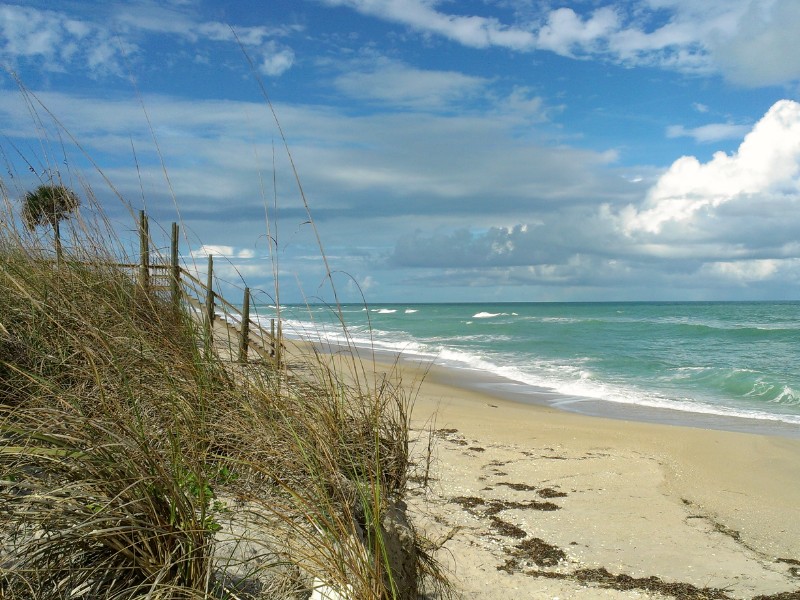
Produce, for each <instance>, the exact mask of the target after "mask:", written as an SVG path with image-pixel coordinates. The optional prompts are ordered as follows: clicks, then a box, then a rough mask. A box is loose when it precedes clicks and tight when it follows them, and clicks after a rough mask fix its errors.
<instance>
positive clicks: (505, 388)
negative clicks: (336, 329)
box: [292, 339, 800, 439]
mask: <svg viewBox="0 0 800 600" xmlns="http://www.w3.org/2000/svg"><path fill="white" fill-rule="evenodd" d="M292 342H293V343H297V342H301V343H311V344H312V345H313V346H315V347H316V348H317V349H318V350H320V351H321V352H324V353H326V354H335V353H337V352H342V351H345V352H346V351H348V348H347V347H345V346H341V345H338V344H335V343H331V342H329V341H325V340H319V341H313V342H307V341H301V340H296V339H293V340H292ZM352 349H354V350H355V351H356V353H357V354H358V355H359V357H360V358H361V359H362V360H369V361H371V362H374V363H376V364H380V365H384V366H386V365H392V364H395V363H397V364H399V365H402V366H405V367H407V368H409V369H411V370H415V371H424V372H426V373H428V374H429V376H430V377H433V378H435V380H436V381H437V382H441V383H444V384H447V385H451V386H453V387H456V388H460V389H463V390H465V391H474V392H477V393H484V394H487V395H491V396H495V397H498V398H504V399H505V400H508V401H511V402H515V403H520V404H525V405H530V406H544V407H549V408H554V409H556V410H560V411H563V412H566V413H571V414H576V415H583V416H589V417H598V418H604V419H614V420H621V421H632V422H637V423H651V424H657V425H674V426H678V427H691V428H696V429H703V430H716V431H729V432H736V433H749V434H754V435H767V436H779V437H787V438H793V439H800V425H797V424H794V423H789V422H787V421H783V420H780V419H778V418H775V419H758V418H750V417H745V416H739V415H724V414H720V413H711V412H700V411H692V410H684V409H680V408H668V407H655V406H648V405H643V404H634V403H623V402H614V401H611V400H603V399H598V398H590V397H583V396H570V395H567V394H563V393H561V392H559V391H557V390H555V389H553V388H545V387H539V386H534V385H531V384H528V383H524V382H520V381H516V380H514V379H510V378H507V377H504V376H502V375H499V374H496V373H492V372H489V371H480V370H478V369H475V368H472V367H459V366H455V365H453V364H451V363H446V362H445V363H443V362H440V361H437V359H435V358H430V357H422V356H417V355H413V356H408V355H404V354H403V353H402V352H398V351H392V350H384V349H375V348H369V347H365V346H359V345H354V346H353V348H352Z"/></svg>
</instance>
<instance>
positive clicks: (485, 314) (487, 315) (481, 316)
mask: <svg viewBox="0 0 800 600" xmlns="http://www.w3.org/2000/svg"><path fill="white" fill-rule="evenodd" d="M507 316H508V313H490V312H479V313H478V314H476V315H472V318H473V319H490V318H492V317H507Z"/></svg>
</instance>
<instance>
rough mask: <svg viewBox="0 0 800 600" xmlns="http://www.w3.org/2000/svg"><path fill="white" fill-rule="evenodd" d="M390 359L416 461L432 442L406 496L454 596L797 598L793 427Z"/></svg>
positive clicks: (799, 446)
mask: <svg viewBox="0 0 800 600" xmlns="http://www.w3.org/2000/svg"><path fill="white" fill-rule="evenodd" d="M401 371H402V376H403V379H404V381H405V382H407V383H409V384H411V385H413V386H414V387H418V393H417V397H416V402H415V407H414V412H413V424H414V434H415V445H414V451H415V454H416V456H417V458H418V459H420V462H421V463H422V464H424V462H425V461H424V458H425V456H426V455H427V454H428V451H429V445H428V440H429V438H431V437H432V439H433V441H434V445H433V451H432V454H431V459H432V461H431V465H430V471H429V473H428V477H429V483H430V489H429V491H428V492H426V493H422V492H421V491H418V492H417V493H416V494H414V493H412V496H411V501H410V508H411V511H412V514H413V515H414V517H415V520H416V523H417V525H418V526H420V527H422V528H424V529H425V530H426V531H427V532H428V533H429V534H430V535H432V536H433V537H434V538H437V537H438V538H439V539H447V541H446V542H445V543H444V544H443V546H442V549H441V550H440V551H439V553H438V558H439V559H440V560H441V561H443V562H444V563H445V564H446V565H447V567H448V569H449V571H450V573H451V577H452V578H453V580H454V582H455V583H456V587H457V589H458V591H459V592H461V594H462V595H463V597H464V598H476V599H478V598H480V599H483V598H486V599H489V598H493V599H494V598H537V599H539V598H548V599H550V598H559V599H565V598H669V597H677V598H714V597H718V598H726V597H729V598H754V597H756V596H758V595H762V594H777V593H779V592H797V595H796V596H795V595H792V596H782V597H781V598H782V600H783V598H789V597H791V598H800V591H798V590H800V440H798V439H788V438H780V437H766V436H759V435H752V434H741V433H729V432H724V431H712V430H704V429H694V428H688V427H676V426H670V425H655V424H647V423H635V422H628V421H622V420H612V419H603V418H596V417H587V416H582V415H577V414H571V413H567V412H563V411H559V410H557V409H552V408H546V407H541V406H533V405H527V404H522V403H516V402H510V401H506V400H503V399H501V398H499V397H494V396H492V395H491V394H489V393H477V392H474V391H469V390H467V389H461V388H459V387H454V386H453V385H451V380H452V372H451V373H448V372H445V371H440V370H437V369H433V370H431V372H430V373H428V375H427V376H426V377H425V379H424V381H423V382H422V383H421V384H419V383H418V382H419V372H418V371H417V370H415V369H414V368H413V367H409V366H405V367H401ZM411 382H417V383H413V384H412V383H411ZM424 477H425V468H424V466H420V467H418V470H417V473H416V477H415V480H418V479H419V478H424ZM562 553H563V554H562ZM537 563H538V564H537ZM602 569H605V571H603V570H602ZM612 575H613V576H617V577H612ZM620 576H621V577H620ZM626 576H627V577H626ZM654 577H657V578H659V580H661V581H663V582H665V583H668V584H672V585H671V592H672V593H671V594H668V593H666V588H665V591H664V592H662V593H658V592H657V591H654V590H656V589H657V587H658V586H659V583H658V582H657V581H656V580H654V579H652V578H654ZM631 578H632V579H633V580H636V579H638V580H640V581H633V580H632V579H631ZM647 578H651V579H647ZM612 580H613V581H612ZM642 580H645V581H642ZM626 581H627V583H628V584H629V585H633V589H628V590H620V589H614V587H608V585H613V586H616V587H624V584H625V583H626ZM603 582H605V583H603ZM648 582H649V587H648ZM676 584H688V585H685V586H682V587H680V586H678V585H676ZM690 586H694V587H695V588H699V589H702V588H717V589H719V590H722V591H721V592H719V593H718V594H717V595H714V593H713V592H711V591H708V590H707V591H705V592H703V593H699V592H698V594H695V592H694V591H693V589H692V587H690ZM693 594H695V595H693ZM703 594H705V595H703Z"/></svg>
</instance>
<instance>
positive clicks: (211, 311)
mask: <svg viewBox="0 0 800 600" xmlns="http://www.w3.org/2000/svg"><path fill="white" fill-rule="evenodd" d="M178 232H179V228H178V224H177V223H172V231H171V236H170V238H171V240H170V258H169V263H168V264H152V263H151V261H150V247H151V243H150V242H151V240H150V229H149V223H148V218H147V215H146V214H145V212H144V211H140V212H139V254H140V257H139V263H138V264H136V265H120V266H125V267H136V269H137V270H138V274H137V280H138V283H139V285H141V286H142V288H144V289H145V290H147V291H161V292H168V293H169V297H170V299H171V301H172V302H173V304H174V306H175V308H176V309H178V308H179V307H180V306H181V305H183V304H187V305H188V306H189V307H190V308H192V309H194V310H196V311H198V312H199V314H200V315H201V318H202V321H203V326H204V328H205V333H206V339H207V340H209V341H210V340H211V339H212V336H213V332H214V324H215V320H216V319H217V318H218V317H221V318H222V320H223V323H224V325H225V327H226V328H227V329H228V332H229V333H230V334H233V336H234V337H235V338H236V339H237V341H238V348H237V353H236V354H237V358H238V360H239V361H240V362H246V361H247V360H248V351H249V350H253V351H254V352H256V353H257V354H258V355H259V356H260V357H261V358H263V359H265V360H268V361H271V362H273V363H276V364H280V362H281V338H282V332H281V324H280V320H278V321H277V326H276V320H275V319H270V331H266V330H265V329H264V328H263V327H262V326H261V324H260V323H259V322H258V321H255V320H253V319H252V318H251V314H250V310H251V306H250V300H251V294H250V288H249V287H246V288H245V289H244V297H243V301H242V306H241V308H240V307H238V306H236V305H234V304H232V303H231V302H229V301H228V300H226V299H225V298H224V297H223V296H222V295H221V294H219V293H217V292H215V291H214V257H213V256H212V255H209V256H208V265H207V276H206V281H205V282H203V281H201V280H200V279H198V278H197V277H196V276H195V275H193V274H192V273H191V272H189V271H188V270H187V269H185V268H184V267H182V266H181V264H180V258H179V254H178ZM218 311H219V314H218Z"/></svg>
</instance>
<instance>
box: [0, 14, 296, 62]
mask: <svg viewBox="0 0 800 600" xmlns="http://www.w3.org/2000/svg"><path fill="white" fill-rule="evenodd" d="M112 8H113V7H112ZM296 29H297V28H296V27H288V28H286V27H284V28H271V27H266V26H254V27H239V26H234V28H233V29H232V28H231V26H230V25H228V24H226V23H221V22H217V21H196V20H194V19H193V18H191V17H190V16H188V15H187V14H185V13H183V12H181V11H178V10H175V9H170V8H168V7H163V6H158V5H155V4H151V3H148V2H144V3H139V4H134V5H128V6H124V7H123V8H122V9H121V10H120V11H119V12H116V13H113V14H110V15H106V16H104V19H103V21H102V22H101V21H99V20H94V17H93V16H90V17H86V18H84V19H82V20H79V19H77V18H72V17H68V16H66V14H65V13H62V12H59V11H54V10H39V9H36V8H30V7H24V6H16V5H10V4H6V5H0V59H2V60H5V61H6V62H8V63H10V64H11V65H15V64H16V63H18V62H19V61H21V60H26V61H30V60H35V61H37V62H38V64H39V65H40V66H41V67H42V68H43V69H44V70H46V71H51V72H64V73H65V72H69V71H74V70H76V69H82V70H85V71H87V72H88V73H89V74H90V75H92V76H100V75H107V74H113V75H118V76H122V75H125V74H126V69H125V68H123V65H124V63H125V62H126V61H128V60H130V59H131V58H132V57H134V56H135V55H137V54H138V53H140V52H141V51H142V48H143V47H144V46H143V45H139V43H141V44H145V43H146V41H147V40H144V39H141V37H142V35H147V34H150V35H152V34H155V35H173V36H179V37H180V38H183V39H184V40H187V41H189V42H191V43H198V42H201V41H206V42H208V41H210V42H218V43H227V44H235V43H238V42H241V44H242V45H243V46H244V47H245V48H247V50H248V52H253V53H254V56H258V57H260V62H259V69H260V71H261V72H262V73H264V74H266V75H269V76H278V75H281V74H283V73H284V72H286V71H287V70H288V69H290V68H291V67H292V65H293V64H294V52H293V51H292V50H291V48H289V47H288V46H286V45H284V44H281V43H279V42H277V41H276V38H279V37H284V36H286V35H287V34H288V33H289V32H290V31H293V30H296ZM234 31H235V33H234ZM237 39H238V42H237ZM132 40H136V41H137V42H139V43H134V42H133V41H132Z"/></svg>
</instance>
